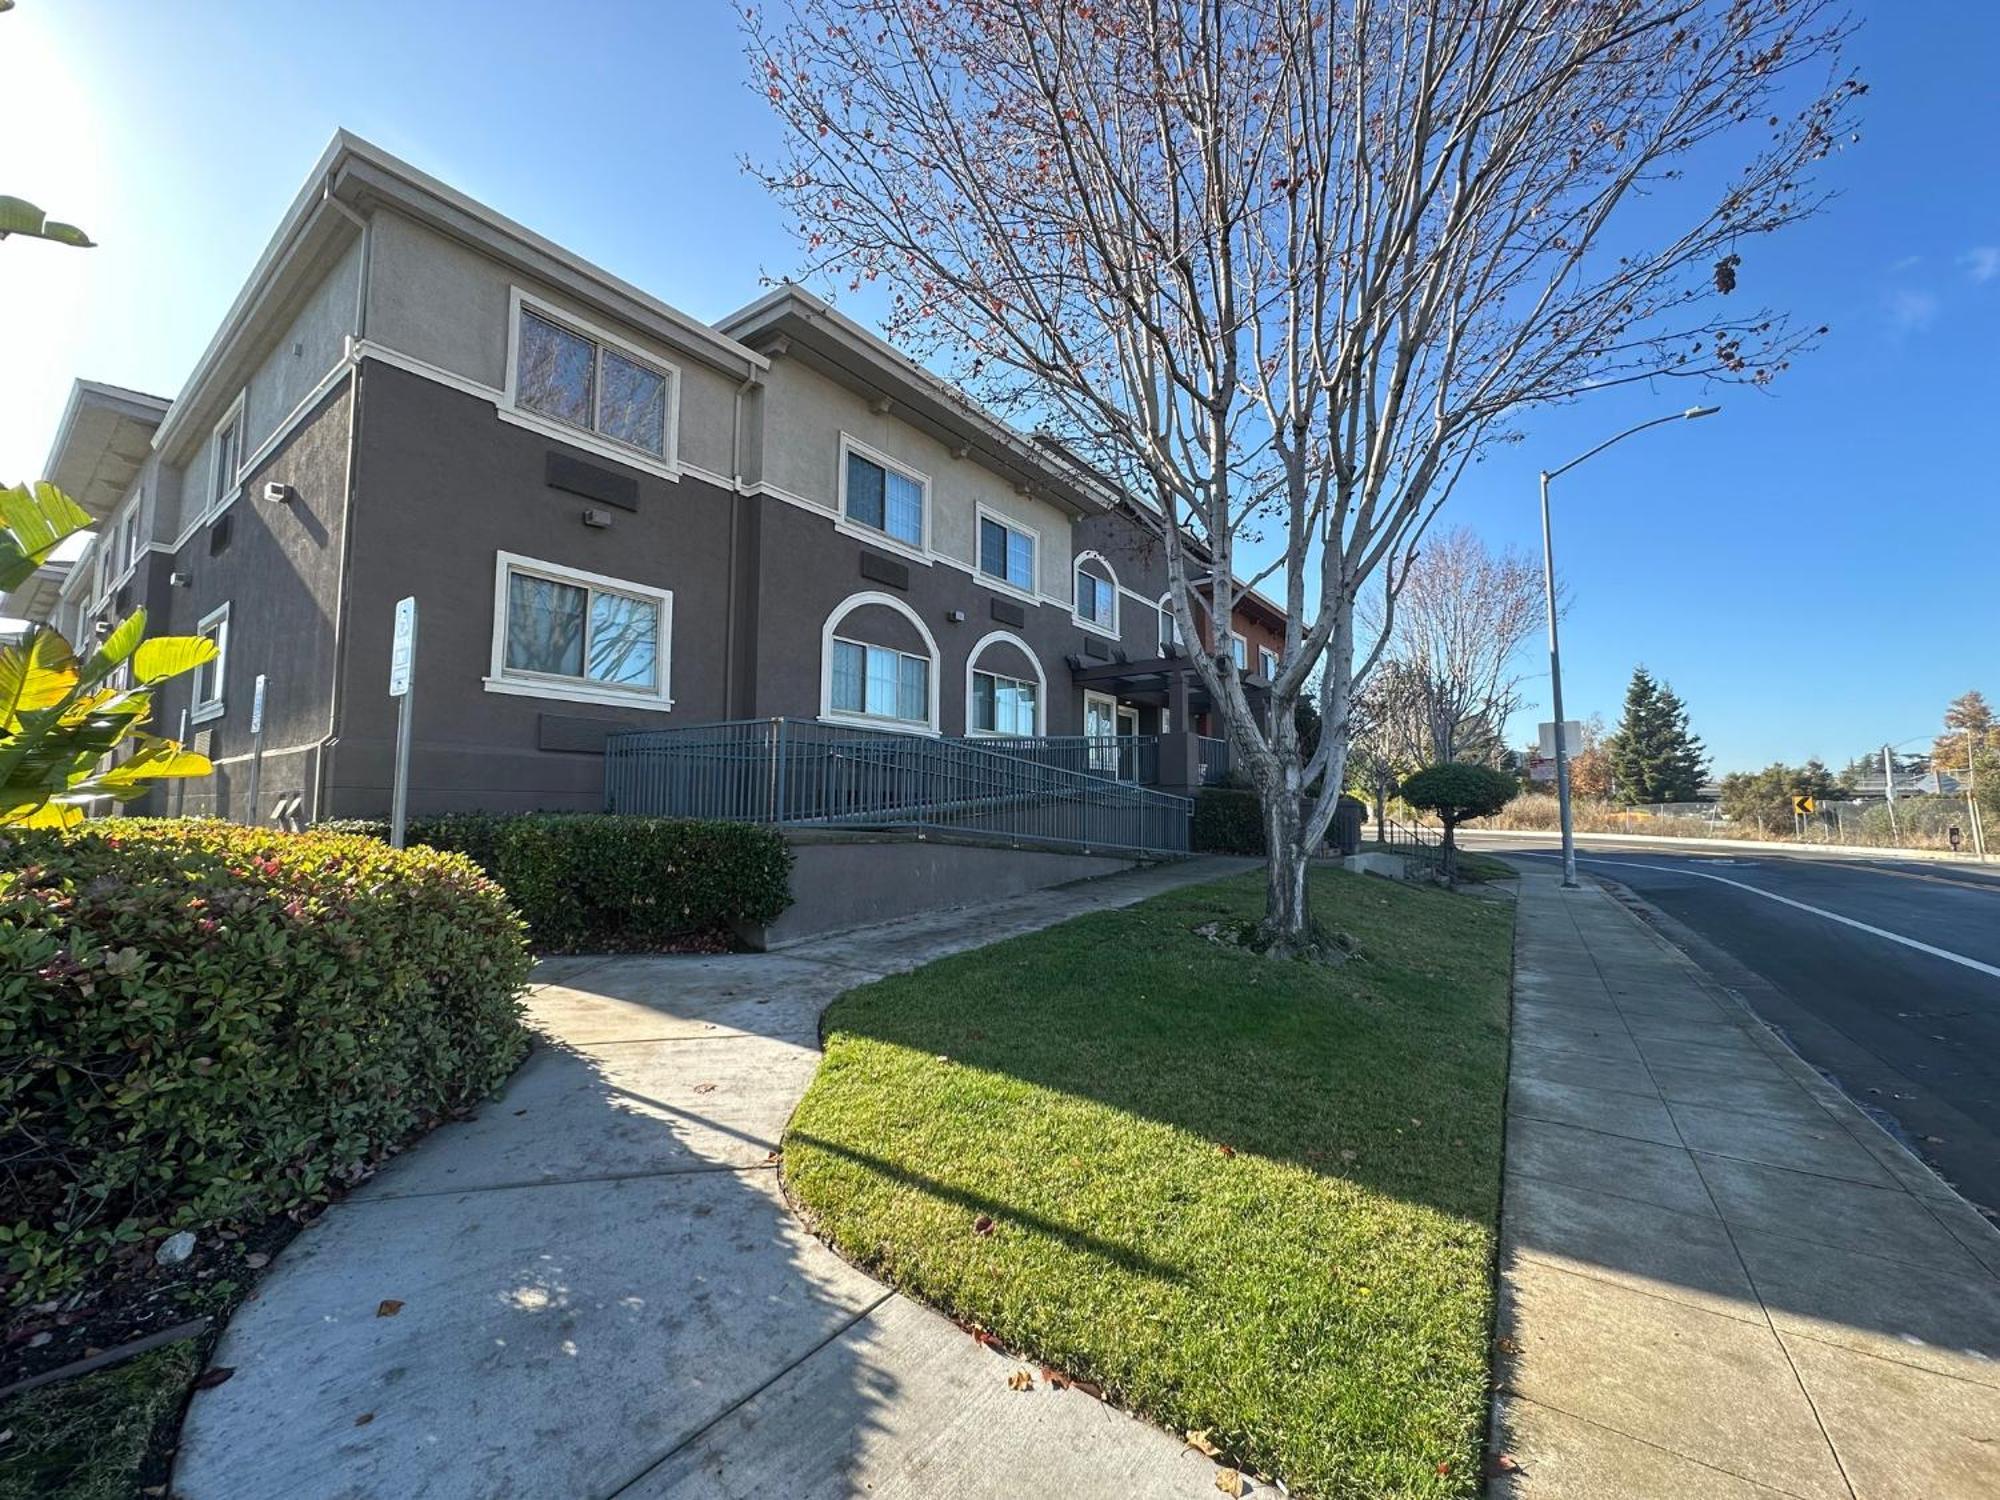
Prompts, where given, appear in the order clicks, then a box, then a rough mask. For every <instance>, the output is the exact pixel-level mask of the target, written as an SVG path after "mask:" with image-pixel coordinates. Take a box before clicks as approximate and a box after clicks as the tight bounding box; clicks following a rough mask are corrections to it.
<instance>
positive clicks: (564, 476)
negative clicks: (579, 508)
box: [545, 448, 639, 510]
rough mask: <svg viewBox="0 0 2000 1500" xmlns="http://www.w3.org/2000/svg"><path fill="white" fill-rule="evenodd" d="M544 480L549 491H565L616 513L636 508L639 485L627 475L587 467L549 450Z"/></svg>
mask: <svg viewBox="0 0 2000 1500" xmlns="http://www.w3.org/2000/svg"><path fill="white" fill-rule="evenodd" d="M545 477H546V478H547V479H548V482H549V488H550V489H555V490H567V491H569V493H570V494H572V495H581V496H583V498H584V499H586V500H601V501H603V502H604V503H605V504H606V505H615V506H617V507H618V508H619V509H620V510H637V509H638V508H639V481H638V480H637V479H635V478H633V477H632V476H631V475H630V474H620V473H619V472H618V471H617V470H616V469H606V468H601V467H599V466H598V465H597V464H587V463H585V462H584V461H583V460H582V459H580V458H575V457H572V456H571V455H570V454H567V453H558V452H557V451H556V450H555V449H553V448H551V449H550V450H549V457H548V467H547V469H546V471H545Z"/></svg>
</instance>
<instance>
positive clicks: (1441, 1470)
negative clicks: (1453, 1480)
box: [1437, 1460, 1451, 1474]
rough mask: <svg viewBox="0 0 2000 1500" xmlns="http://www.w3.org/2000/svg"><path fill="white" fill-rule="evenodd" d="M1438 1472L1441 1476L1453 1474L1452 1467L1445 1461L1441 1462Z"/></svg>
mask: <svg viewBox="0 0 2000 1500" xmlns="http://www.w3.org/2000/svg"><path fill="white" fill-rule="evenodd" d="M1437 1471H1438V1473H1440V1474H1449V1473H1450V1472H1451V1465H1450V1464H1449V1463H1446V1462H1444V1461H1443V1460H1439V1462H1438V1467H1437Z"/></svg>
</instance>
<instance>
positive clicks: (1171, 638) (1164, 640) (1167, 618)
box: [1160, 594, 1181, 656]
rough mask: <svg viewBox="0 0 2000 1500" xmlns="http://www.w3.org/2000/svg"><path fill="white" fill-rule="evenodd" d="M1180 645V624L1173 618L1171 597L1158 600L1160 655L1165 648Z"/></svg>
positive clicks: (1167, 596)
mask: <svg viewBox="0 0 2000 1500" xmlns="http://www.w3.org/2000/svg"><path fill="white" fill-rule="evenodd" d="M1180 643H1181V622H1180V621H1179V620H1177V619H1175V618H1174V599H1173V595H1171V594H1168V595H1166V596H1165V597H1164V598H1162V599H1161V600H1160V654H1161V655H1163V656H1164V655H1165V654H1166V650H1167V647H1169V646H1178V645H1180Z"/></svg>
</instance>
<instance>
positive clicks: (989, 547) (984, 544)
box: [979, 510, 1037, 594]
mask: <svg viewBox="0 0 2000 1500" xmlns="http://www.w3.org/2000/svg"><path fill="white" fill-rule="evenodd" d="M1036 541H1037V538H1036V536H1035V533H1034V532H1032V531H1030V530H1028V529H1027V528H1026V527H1025V526H1017V525H1015V524H1014V523H1013V522H1011V521H1003V520H1001V519H1000V517H998V516H996V515H994V514H992V513H991V512H990V511H986V510H982V511H980V513H979V571H980V573H981V574H983V575H984V576H985V577H986V578H988V579H989V580H992V581H994V582H997V583H1003V584H1005V585H1006V586H1007V587H1008V588H1011V589H1019V590H1020V591H1021V592H1023V593H1027V594H1032V593H1033V592H1034V591H1035V543H1036Z"/></svg>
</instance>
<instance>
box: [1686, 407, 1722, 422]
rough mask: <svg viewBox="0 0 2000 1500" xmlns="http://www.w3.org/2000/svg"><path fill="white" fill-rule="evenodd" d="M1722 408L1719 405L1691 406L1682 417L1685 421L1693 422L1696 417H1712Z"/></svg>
mask: <svg viewBox="0 0 2000 1500" xmlns="http://www.w3.org/2000/svg"><path fill="white" fill-rule="evenodd" d="M1721 410H1722V408H1721V407H1719V406H1690V407H1689V408H1688V409H1687V410H1686V411H1684V412H1682V413H1681V417H1682V419H1683V420H1685V421H1689V422H1692V421H1693V420H1694V419H1695V418H1696V417H1712V416H1714V415H1715V414H1716V413H1717V412H1719V411H1721Z"/></svg>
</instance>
